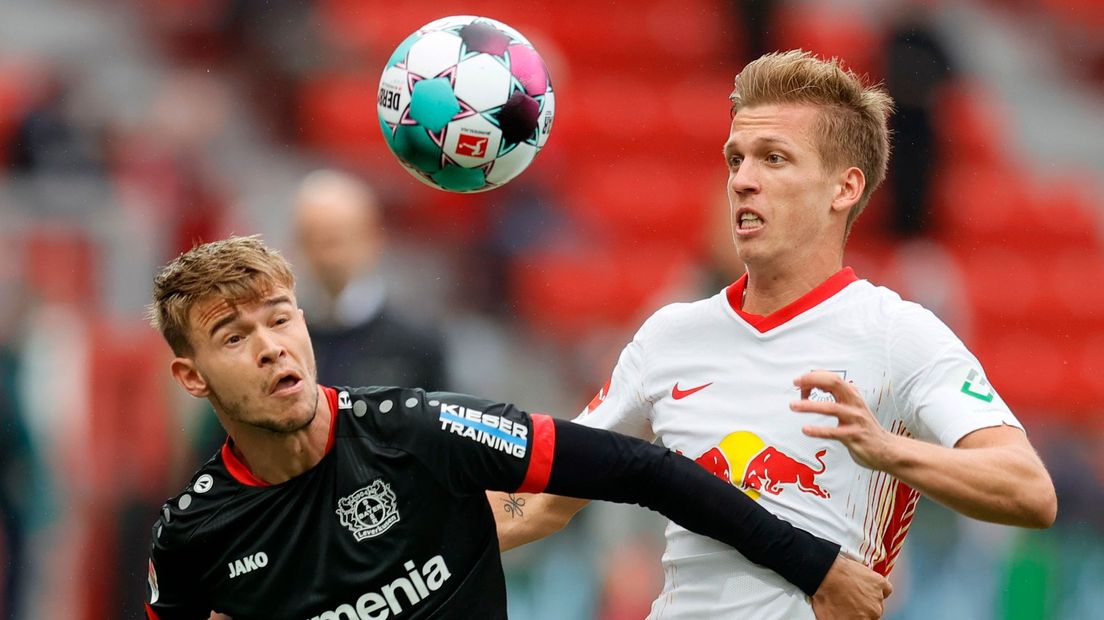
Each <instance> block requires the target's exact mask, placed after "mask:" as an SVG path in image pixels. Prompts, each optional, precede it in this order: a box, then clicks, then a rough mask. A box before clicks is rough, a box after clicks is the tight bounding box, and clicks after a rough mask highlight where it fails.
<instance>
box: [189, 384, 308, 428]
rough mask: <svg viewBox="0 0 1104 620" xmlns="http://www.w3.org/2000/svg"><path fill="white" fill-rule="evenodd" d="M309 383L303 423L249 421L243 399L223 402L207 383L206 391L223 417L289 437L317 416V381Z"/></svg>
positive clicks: (265, 420) (293, 421)
mask: <svg viewBox="0 0 1104 620" xmlns="http://www.w3.org/2000/svg"><path fill="white" fill-rule="evenodd" d="M311 383H312V387H313V389H312V390H311V396H309V397H308V398H309V399H310V402H311V407H310V415H309V416H308V417H307V419H306V421H303V422H300V421H299V420H296V419H295V418H291V419H288V420H268V419H261V420H250V419H248V418H247V416H246V415H245V414H246V412H247V411H248V409H249V407H247V405H246V403H245V402H244V399H242V400H237V401H233V400H224V399H223V398H222V397H221V396H220V395H219V391H218V390H217V389H215V387H214V386H213V385H211V384H210V382H209V381H208V384H207V385H208V389H209V390H210V393H209V394H208V396H209V398H210V399H211V403H212V404H213V405H214V406H215V407H216V408H217V409H218V410H219V411H221V412H222V413H223V415H225V416H226V417H227V419H229V420H232V421H234V422H237V423H238V424H244V425H246V426H251V427H253V428H256V429H260V430H264V431H268V432H270V433H273V434H276V435H289V434H291V433H296V432H298V431H301V430H303V429H304V428H307V427H308V426H310V424H311V422H313V421H314V417H315V416H316V415H317V414H318V383H317V381H312V382H311Z"/></svg>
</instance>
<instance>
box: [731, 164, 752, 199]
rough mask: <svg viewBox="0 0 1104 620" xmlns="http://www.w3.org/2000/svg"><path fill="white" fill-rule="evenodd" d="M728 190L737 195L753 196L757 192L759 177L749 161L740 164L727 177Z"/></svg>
mask: <svg viewBox="0 0 1104 620" xmlns="http://www.w3.org/2000/svg"><path fill="white" fill-rule="evenodd" d="M728 185H729V188H730V189H731V190H732V191H733V192H735V193H737V194H754V193H756V192H758V191H759V175H758V173H757V172H756V170H755V164H754V163H752V162H749V161H745V162H742V163H741V164H740V165H739V167H737V168H734V169H733V170H732V171H731V172H729V175H728Z"/></svg>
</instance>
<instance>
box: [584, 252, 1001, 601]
mask: <svg viewBox="0 0 1104 620" xmlns="http://www.w3.org/2000/svg"><path fill="white" fill-rule="evenodd" d="M746 284H747V276H746V275H745V276H744V277H742V278H741V279H740V280H739V281H737V282H736V283H735V284H733V285H731V286H730V287H728V288H727V289H725V290H723V291H721V292H720V293H718V294H717V295H715V296H713V297H711V298H709V299H705V300H702V301H698V302H695V303H689V304H672V305H670V306H667V307H665V308H663V309H661V310H660V311H658V312H656V313H655V314H654V315H653V316H652V317H651V318H649V319H648V320H647V321H646V322H645V323H644V325H643V326H642V327H641V328H640V331H639V332H637V334H636V336H635V337H634V338H633V341H632V342H631V343H629V345H628V346H626V347H625V349H624V351H623V352H622V353H621V357H620V359H619V360H618V362H617V366H616V368H615V369H614V371H613V376H612V377H611V378H610V381H609V383H607V385H606V386H605V387H603V389H602V391H601V392H599V394H598V396H596V397H595V398H594V400H593V401H591V403H590V405H589V406H588V407H587V410H586V411H584V412H583V414H581V415H580V416H579V418H578V419H577V421H578V422H580V423H583V424H587V425H589V426H593V427H599V428H605V429H611V430H615V431H619V432H622V433H625V434H628V435H633V436H636V437H640V438H642V439H645V440H654V439H656V438H659V439H660V440H661V441H662V442H663V444H664V445H665V446H667V447H668V448H670V449H672V450H676V451H678V452H680V453H682V454H684V455H686V456H688V457H690V458H693V459H696V460H697V461H698V463H700V464H701V465H702V466H703V467H705V468H707V469H709V470H710V471H711V472H713V473H714V474H716V475H718V476H720V477H722V478H725V479H728V480H730V481H731V482H732V483H733V484H735V485H737V486H740V487H741V488H743V489H744V491H745V492H746V493H747V494H748V495H750V496H751V497H752V498H754V499H756V500H757V501H759V502H760V503H761V504H762V505H763V506H764V507H766V508H767V509H768V510H770V511H771V512H773V513H774V514H776V515H778V516H779V517H781V518H783V519H785V520H787V521H789V522H790V523H793V524H794V525H796V526H798V527H801V528H804V529H806V530H808V531H810V532H812V533H814V534H817V535H818V536H822V537H824V538H827V539H829V540H832V541H835V542H838V543H840V544H841V545H842V547H843V550H844V552H845V553H846V554H848V555H850V556H851V557H853V558H855V559H859V560H861V561H862V562H864V563H865V564H867V565H868V566H871V567H873V568H874V569H875V570H877V571H879V572H881V573H882V574H888V573H889V571H890V570H891V569H892V567H893V562H894V560H895V558H896V556H897V553H898V552H899V551H900V549H901V545H902V543H903V542H904V538H905V532H906V531H907V529H908V526H909V522H910V520H911V519H912V514H913V510H914V508H915V506H916V502H917V499H918V497H919V496H918V494H917V493H916V492H915V491H914V490H913V489H911V488H909V487H908V486H907V485H904V484H902V483H900V482H898V481H897V480H896V479H895V478H893V477H892V476H889V475H887V474H885V473H884V472H875V471H872V470H870V469H866V468H864V467H860V466H859V465H857V464H856V463H855V462H854V461H853V460H852V459H851V457H850V455H849V454H848V452H847V449H846V447H844V445H843V444H841V443H839V442H836V441H832V440H828V439H818V438H813V437H808V436H806V435H804V434H802V432H801V427H802V426H803V425H834V424H835V418H832V417H830V416H823V415H819V414H809V413H796V412H793V411H791V410H790V408H789V404H790V402H792V401H795V400H798V399H799V398H800V393H799V392H798V390H797V388H795V387H794V384H793V380H794V379H795V378H797V377H798V376H799V375H802V374H804V373H806V372H809V371H811V370H817V369H824V370H831V371H833V372H836V373H839V374H840V375H841V376H842V377H843V378H844V379H846V380H847V381H848V382H849V383H852V384H854V385H855V386H856V387H858V389H859V390H860V392H861V393H862V395H863V397H864V398H865V399H866V403H867V405H868V406H869V407H870V409H871V410H872V411H873V413H874V415H875V416H876V417H877V419H878V421H879V422H881V424H882V425H883V426H884V427H885V428H887V429H889V430H890V431H892V432H894V433H898V434H901V435H907V436H911V437H915V438H918V439H921V440H925V441H930V442H934V443H938V444H940V445H943V446H954V445H955V443H957V442H958V440H959V439H961V438H962V437H963V436H965V435H966V434H968V433H970V432H971V431H974V430H977V429H980V428H985V427H991V426H999V425H1002V424H1009V425H1012V426H1016V427H1019V428H1023V427H1022V426H1021V425H1020V423H1019V422H1018V421H1017V420H1016V418H1015V416H1013V415H1012V412H1011V411H1009V409H1008V407H1007V405H1005V403H1004V401H1003V400H1001V398H1000V396H998V395H997V393H996V392H995V391H994V390H993V388H992V387H991V386H990V385H989V383H988V381H987V380H986V378H985V374H984V372H983V371H982V369H981V365H980V364H979V363H978V361H977V359H976V358H975V357H974V356H973V355H972V354H971V353H970V352H969V351H968V350H967V349H966V347H965V346H964V345H963V344H962V342H961V341H960V340H959V339H958V338H957V337H955V335H954V334H953V333H952V332H951V330H950V329H948V328H947V327H946V326H945V325H944V324H943V323H942V322H941V321H940V320H939V319H937V318H936V317H935V315H933V314H932V313H931V312H929V311H928V310H925V309H924V308H923V307H921V306H919V305H917V304H915V303H911V302H906V301H903V300H902V299H901V298H900V297H899V296H898V295H897V294H896V293H894V292H893V291H890V290H888V289H885V288H882V287H876V286H874V285H872V284H870V283H869V282H867V281H865V280H858V279H857V278H856V277H855V274H854V272H853V271H852V270H851V269H850V268H846V269H843V270H841V271H840V272H838V273H836V274H835V275H834V276H832V277H831V278H829V279H828V280H827V281H825V282H824V283H823V284H821V285H820V286H818V287H817V288H816V289H814V290H812V291H810V292H809V293H808V294H806V295H805V296H804V297H802V298H801V299H799V300H797V301H795V302H794V303H792V304H790V305H789V306H786V307H785V308H783V309H781V310H779V311H778V312H775V313H773V314H771V315H768V316H765V317H761V316H755V315H749V314H747V313H744V312H742V311H741V310H739V308H740V305H741V302H740V300H741V299H742V297H743V292H744V288H745V286H746ZM812 398H824V399H830V398H831V395H830V394H826V393H820V392H819V391H814V393H813V394H812ZM734 527H739V525H738V524H734ZM666 535H667V549H666V551H665V553H664V555H663V567H664V573H665V584H664V588H663V592H662V593H661V594H660V596H659V598H658V599H657V600H656V601H655V603H653V605H652V612H651V615H650V616H649V617H650V618H655V619H660V618H679V619H682V620H686V619H702V620H713V619H716V618H779V619H781V618H786V619H793V618H813V613H812V607H811V605H810V603H809V601H808V598H807V597H806V596H805V595H804V594H803V593H802V592H801V591H800V590H799V589H797V588H796V587H795V586H793V585H791V584H790V583H788V582H786V581H785V580H784V579H782V578H781V577H779V576H778V575H777V574H776V573H774V572H772V571H770V570H767V569H765V568H762V567H760V566H758V565H756V564H752V563H751V562H749V561H748V560H746V559H745V558H744V557H743V556H742V555H740V554H739V553H738V552H736V551H734V550H733V549H731V548H730V547H727V546H726V545H724V544H722V543H719V542H716V541H714V540H712V539H709V538H705V537H703V536H699V535H697V534H693V533H691V532H688V531H687V530H685V529H683V528H681V527H678V526H676V525H674V524H668V527H667V532H666Z"/></svg>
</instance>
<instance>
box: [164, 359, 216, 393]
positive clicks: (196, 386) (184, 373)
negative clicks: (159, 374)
mask: <svg viewBox="0 0 1104 620" xmlns="http://www.w3.org/2000/svg"><path fill="white" fill-rule="evenodd" d="M169 369H170V370H171V371H172V376H173V379H175V380H176V382H177V383H179V384H180V387H182V388H184V391H185V392H187V393H189V394H191V395H192V396H195V397H196V398H206V397H207V394H209V393H210V391H211V390H210V387H209V386H208V385H207V379H205V378H204V377H203V375H202V374H201V373H200V372H199V369H198V368H196V365H195V361H194V360H192V359H191V358H189V357H178V358H176V359H174V360H173V361H172V364H170V365H169Z"/></svg>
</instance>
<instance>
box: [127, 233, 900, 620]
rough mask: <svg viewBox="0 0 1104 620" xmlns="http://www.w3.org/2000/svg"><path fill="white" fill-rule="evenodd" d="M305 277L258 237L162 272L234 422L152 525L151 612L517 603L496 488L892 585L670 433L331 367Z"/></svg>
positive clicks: (874, 594)
mask: <svg viewBox="0 0 1104 620" xmlns="http://www.w3.org/2000/svg"><path fill="white" fill-rule="evenodd" d="M293 288H294V278H293V276H292V273H291V270H290V267H289V266H288V264H287V263H286V262H285V261H284V260H283V258H282V257H281V256H280V255H279V254H278V253H277V252H275V251H273V250H271V249H269V248H267V247H266V246H265V245H264V244H263V243H262V242H261V241H260V240H259V239H258V238H256V237H244V238H238V237H235V238H230V239H227V240H224V241H218V242H214V243H208V244H205V245H201V246H198V247H196V248H194V249H192V250H190V251H189V252H186V253H185V254H183V255H181V256H180V257H178V258H177V259H176V260H174V261H173V262H171V263H170V264H169V265H168V266H166V267H165V268H164V269H163V270H162V271H161V273H160V274H158V276H157V278H156V280H155V290H154V303H153V304H152V305H151V308H150V319H151V322H152V323H153V325H154V326H155V327H156V328H157V329H159V330H160V331H161V333H162V334H163V335H164V337H165V339H166V340H167V341H168V343H169V345H170V346H171V348H172V350H173V352H174V354H175V355H176V356H177V357H176V358H175V359H174V360H173V361H172V364H171V370H172V375H173V377H174V378H175V380H176V381H177V382H178V383H179V384H180V385H181V386H182V387H183V388H184V389H185V390H186V391H187V392H188V393H189V394H191V395H192V396H195V397H199V398H207V399H208V400H209V401H210V402H211V404H212V406H213V408H214V410H215V413H216V415H217V416H218V418H219V421H220V422H221V423H222V425H223V426H224V427H225V428H226V431H227V433H228V435H229V437H228V438H227V441H226V444H225V445H224V446H223V447H222V449H221V450H220V451H219V452H218V453H217V454H216V455H215V456H214V457H213V458H212V459H211V460H210V461H208V462H207V464H205V465H204V466H203V467H202V468H201V469H200V470H199V471H198V472H196V474H195V475H194V476H193V477H192V479H191V481H190V482H189V483H188V486H187V487H186V488H185V490H184V492H183V493H181V494H180V495H178V496H177V497H175V498H173V499H171V500H170V501H169V502H168V503H166V504H165V506H164V508H163V509H162V511H161V515H160V517H159V519H158V520H157V522H156V523H155V524H154V526H153V532H152V552H151V557H150V562H149V581H148V598H147V603H148V604H147V607H146V609H147V615H148V617H149V618H156V619H160V620H174V619H178V618H179V619H188V620H191V619H204V618H207V617H208V616H209V615H210V613H211V612H212V611H216V612H219V613H222V614H226V615H229V616H230V617H231V618H233V619H234V620H243V619H248V618H263V619H266V620H269V619H276V618H291V619H295V620H303V619H306V620H383V619H389V618H400V619H403V620H405V619H408V618H409V619H415V618H465V619H473V618H474V619H480V620H483V619H497V618H505V617H506V593H505V584H504V580H503V575H502V565H501V561H500V559H499V549H498V543H497V538H496V532H495V522H494V518H493V515H492V513H491V509H490V506H489V505H488V503H487V498H486V495H485V494H484V492H485V491H486V490H488V489H492V490H503V491H525V492H541V491H547V492H550V493H556V494H561V495H569V496H575V497H581V498H587V499H604V500H610V501H616V502H626V503H637V504H640V505H643V506H646V507H648V508H652V509H654V510H657V511H659V512H661V513H663V514H664V515H666V516H667V517H669V518H671V519H672V520H674V521H675V522H676V523H679V524H680V525H682V526H684V527H686V528H688V529H690V530H693V531H696V532H699V533H702V534H705V535H708V536H711V537H713V538H716V539H717V540H720V541H723V542H725V543H728V544H731V545H732V546H734V547H735V548H736V549H737V550H739V551H740V552H742V553H743V554H745V555H746V556H747V557H748V558H750V559H752V560H753V561H756V562H758V563H760V564H762V565H764V566H767V567H769V568H771V569H773V570H775V571H777V572H778V573H779V574H781V575H782V576H784V577H785V578H786V579H787V580H789V581H791V582H792V583H794V584H795V585H797V586H799V587H800V588H801V589H802V590H803V591H805V592H806V593H808V594H809V595H814V594H815V595H816V596H826V597H834V598H835V599H836V600H837V602H838V603H839V604H840V605H839V606H841V607H843V608H845V609H846V608H847V605H851V604H853V605H856V606H860V605H864V606H868V605H869V604H871V601H876V602H877V604H879V605H880V604H881V601H882V599H883V598H884V597H885V596H886V595H888V592H889V584H888V582H886V581H885V580H884V579H883V578H882V577H880V576H878V575H876V574H875V573H873V572H872V571H869V570H868V569H866V568H865V567H863V566H861V565H860V564H858V563H857V562H853V561H851V560H848V559H846V558H843V557H842V556H839V555H838V551H839V545H836V544H834V543H831V542H828V541H825V540H822V539H819V538H816V537H814V536H812V535H810V534H808V533H807V532H804V531H803V530H800V529H797V528H794V527H792V526H791V525H789V524H788V523H786V522H784V521H781V520H779V519H777V518H775V517H774V516H772V515H771V514H770V513H769V512H767V511H766V510H765V509H763V508H761V507H759V506H758V505H756V504H755V502H753V501H751V500H750V499H749V498H748V497H747V496H745V495H744V494H743V493H742V492H741V491H739V490H738V489H736V488H735V487H733V486H732V485H730V484H726V483H724V482H722V481H720V480H718V479H717V478H715V477H714V476H712V475H711V474H709V473H708V472H706V471H705V470H704V469H702V468H701V467H699V466H698V465H696V464H695V463H693V462H692V461H690V460H689V459H686V458H684V457H682V456H679V455H676V454H674V453H672V452H670V451H668V450H665V449H663V448H661V447H658V446H654V445H651V444H648V443H645V442H642V441H639V440H636V439H631V438H628V437H625V436H621V435H616V434H613V433H608V432H604V431H600V430H594V429H588V428H584V427H582V426H578V425H575V424H572V423H570V422H566V421H563V420H558V419H553V418H551V417H549V416H546V415H540V414H532V415H530V414H528V413H526V412H524V411H521V410H519V409H517V408H515V407H513V406H512V405H506V404H500V403H494V402H490V401H486V400H481V399H478V398H473V397H470V396H464V395H460V394H452V393H433V392H431V393H426V392H424V391H422V390H418V389H403V388H393V387H371V388H358V387H337V388H330V387H325V386H319V385H318V384H317V382H316V380H315V365H314V356H313V353H312V350H311V342H310V336H309V334H308V332H307V327H306V323H305V321H304V317H303V313H302V311H301V310H299V308H298V307H297V306H296V302H295V295H294V291H293Z"/></svg>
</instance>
